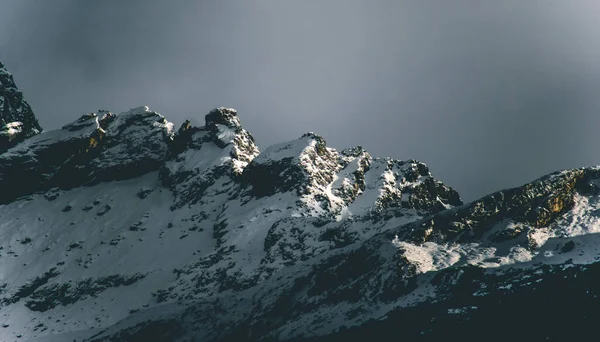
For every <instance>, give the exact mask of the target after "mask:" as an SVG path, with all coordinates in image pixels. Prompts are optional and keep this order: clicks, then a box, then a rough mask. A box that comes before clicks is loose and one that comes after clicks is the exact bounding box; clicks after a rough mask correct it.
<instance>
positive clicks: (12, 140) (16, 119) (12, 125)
mask: <svg viewBox="0 0 600 342" xmlns="http://www.w3.org/2000/svg"><path fill="white" fill-rule="evenodd" d="M41 131H42V127H40V124H39V123H38V121H37V119H36V118H35V115H34V114H33V111H32V110H31V107H30V106H29V104H28V103H27V101H25V99H24V97H23V93H21V92H20V91H19V89H18V88H17V86H16V84H15V82H14V80H13V76H12V74H11V73H9V72H8V71H7V70H6V68H5V67H4V65H3V64H2V63H1V62H0V153H2V152H4V151H6V150H7V149H8V148H10V147H12V146H14V145H16V144H17V143H19V142H21V141H23V140H24V139H26V138H29V137H31V136H33V135H36V134H38V133H40V132H41Z"/></svg>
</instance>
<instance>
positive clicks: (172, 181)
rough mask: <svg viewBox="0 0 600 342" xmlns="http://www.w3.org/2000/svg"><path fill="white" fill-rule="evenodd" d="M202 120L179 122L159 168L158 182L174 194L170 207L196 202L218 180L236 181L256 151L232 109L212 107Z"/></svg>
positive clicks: (254, 145)
mask: <svg viewBox="0 0 600 342" xmlns="http://www.w3.org/2000/svg"><path fill="white" fill-rule="evenodd" d="M205 121H206V124H205V126H202V127H195V126H193V125H192V124H191V122H190V121H189V120H186V121H185V122H184V123H183V124H182V125H181V127H180V128H179V129H178V130H177V133H176V134H175V135H174V136H173V138H172V141H171V144H170V151H169V154H168V157H167V158H166V161H165V163H164V164H163V166H162V167H161V169H160V179H161V181H162V183H163V184H164V185H165V186H167V187H169V188H170V189H171V190H172V191H173V193H174V194H175V196H176V202H175V204H174V206H173V208H178V207H182V206H183V205H189V204H195V203H198V202H199V201H200V200H201V198H202V197H203V196H204V195H205V191H206V190H207V189H208V188H209V187H210V186H211V185H213V184H214V183H215V182H217V181H218V180H223V181H224V182H228V181H231V182H237V181H238V180H239V177H240V175H241V174H242V173H243V172H244V169H245V168H246V166H247V165H248V163H249V162H250V161H252V159H254V157H256V156H257V155H258V154H259V153H260V152H259V150H258V147H257V146H256V144H255V142H254V138H253V137H252V135H251V134H250V133H249V132H248V131H246V130H245V129H243V128H242V126H241V124H240V120H239V118H238V117H237V113H236V111H235V109H231V108H224V107H220V108H216V109H213V110H212V111H210V112H209V113H208V114H206V116H205ZM224 179H226V180H224ZM232 185H233V184H232Z"/></svg>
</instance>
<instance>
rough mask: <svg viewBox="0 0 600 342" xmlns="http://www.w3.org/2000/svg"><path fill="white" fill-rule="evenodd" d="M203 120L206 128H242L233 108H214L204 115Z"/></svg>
mask: <svg viewBox="0 0 600 342" xmlns="http://www.w3.org/2000/svg"><path fill="white" fill-rule="evenodd" d="M204 118H205V121H206V126H207V127H212V126H215V125H225V126H227V127H231V128H234V127H241V126H242V124H241V123H240V119H239V118H238V116H237V110H235V109H233V108H226V107H219V108H215V109H213V110H211V111H210V112H209V113H208V114H206V115H205V117H204Z"/></svg>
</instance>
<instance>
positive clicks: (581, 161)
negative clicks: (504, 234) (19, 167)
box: [0, 0, 600, 199]
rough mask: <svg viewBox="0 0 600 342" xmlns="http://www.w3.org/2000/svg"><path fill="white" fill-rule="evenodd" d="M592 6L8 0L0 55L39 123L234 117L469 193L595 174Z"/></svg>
mask: <svg viewBox="0 0 600 342" xmlns="http://www.w3.org/2000/svg"><path fill="white" fill-rule="evenodd" d="M598 10H600V4H598V2H597V1H594V0H589V1H569V2H549V1H544V0H540V1H534V0H532V1H516V0H507V1H474V0H473V1H467V0H456V1H443V0H439V1H384V0H382V1H366V0H365V1H358V0H356V1H355V0H327V1H315V0H309V1H296V2H290V1H267V0H264V1H263V0H261V1H258V0H257V1H241V0H237V1H220V2H217V1H184V0H182V1H172V2H168V1H154V0H144V1H141V0H138V1H101V2H100V1H96V2H91V1H85V2H84V1H75V0H53V1H35V0H19V1H17V0H2V1H0V59H1V60H3V62H4V63H5V64H6V65H7V67H9V68H10V70H12V72H13V74H15V78H16V81H17V83H18V85H19V86H20V88H21V89H22V90H23V91H24V92H25V94H26V97H27V99H28V100H29V102H30V104H31V105H32V107H33V109H34V111H35V112H36V114H37V115H38V118H39V120H40V123H41V124H42V126H43V127H45V128H46V129H53V128H58V127H60V126H61V125H63V124H64V123H66V122H68V121H71V120H73V119H74V118H75V117H77V116H78V115H80V114H81V113H84V112H89V111H93V110H96V109H98V108H103V109H110V110H113V111H123V110H127V109H129V108H131V107H136V106H138V105H142V104H147V105H149V106H150V107H151V108H153V109H155V110H157V111H159V112H161V113H163V114H164V115H165V116H167V118H169V119H170V120H171V121H174V122H175V123H176V124H179V123H181V122H182V121H183V120H184V119H185V118H187V117H196V118H199V119H200V120H201V118H202V116H203V115H204V114H205V113H206V112H207V111H208V110H210V109H211V108H213V107H217V106H231V107H234V108H237V109H238V110H239V113H240V116H241V119H242V121H243V123H244V126H245V127H246V128H247V129H248V130H249V131H251V132H252V133H253V135H254V136H255V137H256V138H257V141H258V142H259V144H260V145H261V146H262V147H265V146H267V145H269V144H272V143H276V142H280V141H284V140H289V139H292V138H295V137H297V136H300V135H301V134H302V133H304V132H307V131H315V132H316V133H318V134H321V135H323V136H324V137H325V138H326V139H327V141H328V143H329V144H330V145H332V146H333V147H336V148H344V147H347V146H352V145H363V146H365V147H366V148H367V149H368V150H369V151H370V152H371V153H372V154H374V155H377V156H390V157H395V158H401V159H408V158H416V159H419V160H422V161H424V162H426V163H428V164H429V166H430V168H431V170H432V172H433V173H434V174H435V175H436V176H437V177H438V178H440V179H441V180H443V181H444V182H446V183H447V184H449V185H451V186H453V187H455V188H457V189H458V190H459V192H461V193H462V194H463V197H465V198H466V199H474V198H475V197H477V196H481V195H484V194H486V193H488V192H491V191H494V190H499V189H501V188H505V187H511V186H517V185H520V184H522V183H524V182H527V181H529V180H531V179H533V178H536V177H538V176H541V175H543V174H546V173H548V172H551V171H554V170H558V169H562V168H572V167H579V166H584V165H595V164H600V155H598V153H596V149H595V146H598V145H599V143H600V137H599V136H598V134H597V133H596V132H597V129H596V127H598V125H599V124H600V116H598V115H597V112H598V108H599V105H600V100H598V95H597V94H598V91H599V90H600V68H598V67H597V64H598V61H600V30H598V23H597V20H596V18H595V13H598Z"/></svg>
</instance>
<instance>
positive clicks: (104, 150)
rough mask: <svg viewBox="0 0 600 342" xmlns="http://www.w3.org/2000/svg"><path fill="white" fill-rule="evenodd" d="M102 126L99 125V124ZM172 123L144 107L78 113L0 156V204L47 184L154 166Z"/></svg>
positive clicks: (116, 176) (64, 185)
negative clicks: (119, 112) (126, 110)
mask: <svg viewBox="0 0 600 342" xmlns="http://www.w3.org/2000/svg"><path fill="white" fill-rule="evenodd" d="M101 125H104V126H105V129H104V128H102V127H101ZM171 136H172V124H170V123H169V122H167V121H166V119H165V118H164V117H163V116H161V115H160V114H158V113H155V112H151V111H149V110H148V108H147V107H140V108H135V109H132V110H130V111H128V112H125V113H122V114H120V115H118V116H115V115H114V114H112V113H108V112H105V113H104V115H103V116H102V118H100V120H99V119H98V115H97V114H96V113H89V114H85V115H83V116H81V117H80V118H79V119H78V120H76V121H74V122H72V123H70V124H68V125H65V126H63V127H62V129H60V130H55V131H49V132H45V133H43V134H40V135H37V136H35V137H32V138H30V139H28V140H27V141H25V142H23V143H21V144H19V145H17V146H15V147H13V148H12V149H10V150H8V151H6V152H5V153H3V154H1V155H0V185H1V186H3V187H4V189H8V190H7V191H3V192H2V193H0V204H3V203H9V202H10V201H12V200H14V199H16V198H18V197H21V196H25V195H29V194H32V193H35V192H40V191H46V190H49V189H51V188H55V187H57V188H61V189H70V188H74V187H77V186H82V185H91V184H95V183H98V182H102V181H110V180H122V179H128V178H133V177H137V176H140V175H143V174H146V173H148V172H151V171H155V170H158V169H159V167H160V166H161V165H162V164H163V161H164V159H165V157H166V155H167V150H168V142H169V141H170V139H171Z"/></svg>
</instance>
